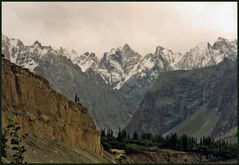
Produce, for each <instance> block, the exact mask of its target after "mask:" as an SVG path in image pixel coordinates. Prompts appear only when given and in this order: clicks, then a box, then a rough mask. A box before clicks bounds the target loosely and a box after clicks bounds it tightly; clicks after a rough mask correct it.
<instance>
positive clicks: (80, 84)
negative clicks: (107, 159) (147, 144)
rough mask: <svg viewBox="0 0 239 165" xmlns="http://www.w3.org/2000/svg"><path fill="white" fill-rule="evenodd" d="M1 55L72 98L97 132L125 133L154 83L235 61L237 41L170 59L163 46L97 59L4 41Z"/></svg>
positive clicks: (201, 46) (122, 51)
mask: <svg viewBox="0 0 239 165" xmlns="http://www.w3.org/2000/svg"><path fill="white" fill-rule="evenodd" d="M2 53H3V54H5V58H6V59H9V60H10V61H11V62H13V63H15V64H17V65H20V66H22V67H24V68H28V69H29V70H30V71H32V72H34V73H35V74H37V75H40V76H42V77H44V78H46V79H47V80H48V81H49V83H50V85H51V87H52V88H53V89H55V90H56V91H58V92H60V93H62V94H64V95H65V96H67V97H68V98H69V99H70V100H74V98H75V95H77V96H79V99H80V102H81V103H82V104H83V106H85V107H87V108H88V109H89V111H90V113H91V115H92V116H93V117H94V120H95V122H96V124H97V126H98V128H112V129H113V130H118V128H119V127H121V128H123V127H124V126H125V125H126V123H127V121H128V120H129V119H130V118H131V117H132V115H133V114H134V113H135V112H136V111H137V109H138V108H139V105H140V103H141V101H142V100H143V98H144V95H145V93H146V92H147V91H148V90H150V88H151V87H152V85H153V84H154V83H155V82H156V80H157V79H158V77H159V76H160V75H161V74H162V73H165V72H168V71H173V70H192V69H197V68H202V67H206V66H211V65H216V64H219V63H220V62H222V61H223V59H224V58H225V57H226V58H228V59H230V60H233V61H235V60H237V40H234V41H228V40H227V39H224V38H221V37H219V38H218V39H217V40H216V41H215V43H213V44H212V45H211V44H210V43H200V44H198V45H196V46H195V47H194V48H192V49H190V50H189V51H188V52H186V53H184V54H182V53H174V52H173V51H172V50H169V49H166V48H164V47H162V46H158V47H156V50H155V52H154V53H148V54H146V55H141V54H139V53H138V52H136V51H135V50H133V49H132V48H131V47H130V46H129V45H128V44H125V45H123V46H122V47H119V48H112V49H111V50H110V51H109V52H106V53H104V54H103V56H102V58H100V59H99V58H98V56H97V55H96V54H95V53H92V52H91V53H90V52H86V53H84V54H82V55H78V53H77V52H76V51H74V50H67V49H65V48H62V47H60V48H59V49H53V48H52V47H51V46H42V45H41V43H40V42H38V41H36V42H34V43H33V44H32V45H30V46H25V45H24V44H23V42H22V41H20V40H19V39H10V38H8V37H7V36H5V35H2Z"/></svg>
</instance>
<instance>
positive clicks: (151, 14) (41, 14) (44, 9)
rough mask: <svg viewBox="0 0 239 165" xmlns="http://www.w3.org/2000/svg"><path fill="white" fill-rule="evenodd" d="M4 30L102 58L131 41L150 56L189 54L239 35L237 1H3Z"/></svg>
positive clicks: (29, 41)
mask: <svg viewBox="0 0 239 165" xmlns="http://www.w3.org/2000/svg"><path fill="white" fill-rule="evenodd" d="M2 26H3V28H2V34H5V35H7V36H8V37H10V38H18V39H20V40H22V41H23V42H24V44H26V45H31V44H32V43H33V42H34V41H36V40H38V41H39V42H41V43H42V44H43V45H51V46H52V47H54V48H59V47H60V46H62V47H64V48H68V49H74V50H76V51H77V53H79V54H83V53H84V52H87V51H88V52H95V53H96V55H97V56H102V55H103V53H104V52H107V51H110V49H111V48H117V47H121V46H123V45H124V44H125V43H127V44H129V45H130V46H131V47H132V48H133V49H134V50H135V51H137V52H138V53H140V54H142V55H145V54H146V53H150V52H152V53H153V52H154V51H155V48H156V46H158V45H160V46H163V47H166V48H167V49H171V50H172V51H174V52H182V53H185V52H186V51H188V50H189V49H191V48H193V47H194V46H195V45H196V44H198V43H200V42H210V43H213V42H215V40H216V39H217V38H218V37H224V38H227V39H229V40H234V39H237V3H236V2H190V3H189V2H3V3H2Z"/></svg>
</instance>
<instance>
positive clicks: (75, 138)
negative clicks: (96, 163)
mask: <svg viewBox="0 0 239 165" xmlns="http://www.w3.org/2000/svg"><path fill="white" fill-rule="evenodd" d="M2 115H3V127H4V126H6V124H7V119H8V117H9V116H10V115H13V117H14V119H15V120H16V121H17V122H18V123H19V124H20V126H21V134H22V135H23V134H24V135H27V136H30V135H31V136H34V137H37V138H45V139H49V140H57V141H62V142H64V143H65V144H68V145H69V146H72V147H77V148H80V149H85V150H89V151H92V152H94V153H96V154H98V155H102V153H103V152H102V151H103V149H102V146H101V143H100V134H99V132H98V131H97V129H96V126H95V123H94V121H93V119H92V117H91V116H90V114H89V113H88V110H87V109H86V108H84V107H83V106H81V105H80V104H76V103H73V102H71V101H69V100H68V99H67V98H66V97H65V96H63V95H61V94H59V93H57V92H56V91H54V90H53V89H51V88H50V86H49V83H48V81H47V80H45V79H43V78H41V77H39V76H36V75H34V74H33V73H31V72H29V70H27V69H23V68H21V67H19V66H16V65H15V64H12V63H10V62H9V61H7V60H3V113H2Z"/></svg>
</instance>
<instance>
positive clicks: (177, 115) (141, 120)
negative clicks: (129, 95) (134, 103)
mask: <svg viewBox="0 0 239 165" xmlns="http://www.w3.org/2000/svg"><path fill="white" fill-rule="evenodd" d="M236 63H237V62H235V61H231V60H229V59H225V60H224V61H223V62H221V63H219V64H217V65H214V66H209V67H204V68H200V69H194V70H187V71H183V70H178V71H171V72H167V73H166V72H164V73H162V74H161V75H160V76H159V77H158V79H157V80H156V81H155V82H154V84H153V86H152V88H151V89H150V90H149V91H148V92H147V93H146V95H145V97H144V99H143V101H142V103H141V104H140V108H139V110H138V111H137V112H136V113H135V114H134V116H133V117H132V118H131V119H130V121H129V123H128V124H127V126H126V127H125V130H126V131H127V132H131V133H132V132H134V131H136V132H139V133H146V132H151V133H153V134H161V135H163V134H168V133H171V132H177V133H178V134H183V133H185V134H188V135H190V136H194V137H201V136H213V137H221V136H223V135H225V134H227V133H228V132H230V131H231V130H233V129H235V128H236V127H237V104H236V102H237V85H236V82H237V81H236V77H237V65H236ZM235 135H236V134H234V135H233V136H234V139H235V138H236V136H235Z"/></svg>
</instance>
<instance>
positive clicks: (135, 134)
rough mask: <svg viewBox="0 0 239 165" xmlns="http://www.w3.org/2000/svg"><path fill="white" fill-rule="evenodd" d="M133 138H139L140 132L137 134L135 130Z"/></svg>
mask: <svg viewBox="0 0 239 165" xmlns="http://www.w3.org/2000/svg"><path fill="white" fill-rule="evenodd" d="M133 140H138V134H137V132H134V134H133Z"/></svg>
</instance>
